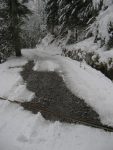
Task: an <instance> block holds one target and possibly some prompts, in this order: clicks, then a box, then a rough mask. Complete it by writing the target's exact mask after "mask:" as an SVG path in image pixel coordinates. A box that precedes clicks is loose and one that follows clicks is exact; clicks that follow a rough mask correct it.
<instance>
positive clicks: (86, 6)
mask: <svg viewBox="0 0 113 150" xmlns="http://www.w3.org/2000/svg"><path fill="white" fill-rule="evenodd" d="M58 3H59V23H60V25H61V29H62V30H64V29H66V28H68V29H73V28H75V27H77V26H79V27H83V26H86V25H87V23H88V21H89V19H91V18H92V17H93V18H94V17H95V16H96V15H97V13H98V11H97V9H96V8H94V6H93V1H92V0H85V1H84V0H59V1H58Z"/></svg>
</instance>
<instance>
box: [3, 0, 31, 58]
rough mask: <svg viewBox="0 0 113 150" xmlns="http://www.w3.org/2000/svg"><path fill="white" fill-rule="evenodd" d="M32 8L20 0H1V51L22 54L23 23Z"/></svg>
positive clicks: (7, 54) (8, 53) (7, 53)
mask: <svg viewBox="0 0 113 150" xmlns="http://www.w3.org/2000/svg"><path fill="white" fill-rule="evenodd" d="M29 14H31V12H30V10H29V9H28V8H27V7H26V6H25V5H24V1H23V2H21V3H20V2H19V0H0V25H1V27H0V52H1V53H2V54H5V55H6V56H9V55H10V54H11V53H13V52H15V55H16V56H21V36H20V35H21V25H23V24H24V18H26V17H27V16H28V15H29Z"/></svg>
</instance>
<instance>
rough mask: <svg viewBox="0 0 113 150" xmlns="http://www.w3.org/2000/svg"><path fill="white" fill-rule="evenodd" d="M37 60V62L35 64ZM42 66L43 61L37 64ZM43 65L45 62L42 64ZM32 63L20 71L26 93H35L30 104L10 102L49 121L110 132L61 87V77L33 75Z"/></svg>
mask: <svg viewBox="0 0 113 150" xmlns="http://www.w3.org/2000/svg"><path fill="white" fill-rule="evenodd" d="M40 60H41V58H40V59H39V61H40ZM41 61H42V62H43V60H41ZM44 61H45V60H44ZM33 67H34V61H29V62H28V63H27V64H26V65H25V66H24V67H23V71H21V73H20V74H21V76H22V78H23V80H24V82H25V83H26V86H27V89H28V90H29V91H32V92H33V93H35V97H34V98H33V99H32V101H30V102H25V101H24V100H23V102H19V101H16V100H15V101H11V100H8V99H7V98H2V97H0V100H7V101H9V102H10V103H12V104H19V105H20V106H22V107H23V108H24V109H25V110H28V111H31V112H32V113H34V114H36V113H38V112H40V113H41V114H42V116H43V117H44V118H45V119H47V120H50V121H61V122H65V123H77V124H83V125H87V126H91V127H95V128H99V129H104V130H105V131H109V132H113V127H110V126H107V125H103V124H102V123H101V121H100V118H99V115H98V113H97V112H96V111H95V110H94V109H93V108H92V107H91V106H89V105H88V104H87V103H85V100H83V99H80V98H79V97H77V96H75V95H74V94H73V93H72V92H71V91H70V90H69V89H68V88H67V87H66V84H65V83H64V80H63V77H62V76H61V75H60V74H59V72H58V70H57V72H56V71H34V70H33Z"/></svg>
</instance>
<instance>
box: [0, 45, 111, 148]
mask: <svg viewBox="0 0 113 150" xmlns="http://www.w3.org/2000/svg"><path fill="white" fill-rule="evenodd" d="M22 53H23V57H22V58H18V59H17V58H15V57H12V58H9V60H8V61H7V62H5V63H4V64H1V65H0V97H6V98H10V99H12V100H14V99H15V100H21V101H22V100H26V101H29V100H31V98H32V97H33V96H34V93H32V92H30V91H28V90H27V89H26V84H25V83H24V82H23V81H22V78H21V76H20V75H19V72H20V71H21V70H22V66H23V65H24V64H26V63H27V62H28V60H31V59H34V61H35V64H36V65H35V66H34V70H41V71H42V70H47V71H59V72H60V73H61V74H62V75H63V78H64V81H65V82H66V84H67V86H68V87H69V88H70V89H71V90H72V92H73V93H74V94H76V95H77V96H79V97H82V98H83V99H84V100H85V101H86V102H87V103H88V104H89V105H90V106H92V107H93V108H94V110H96V111H97V112H98V113H99V115H100V118H101V121H102V122H104V123H106V124H108V125H112V126H113V117H112V116H113V109H112V108H113V92H112V91H113V83H112V82H111V81H110V80H109V79H107V78H106V77H105V76H104V75H103V74H101V73H100V72H98V71H96V70H94V69H92V68H91V67H89V66H88V65H86V64H84V63H82V64H80V63H79V62H77V61H73V60H71V59H69V58H65V57H62V56H59V55H58V54H60V49H59V51H57V48H54V47H52V46H48V45H47V46H45V47H44V46H43V47H42V46H38V47H37V49H34V50H27V49H26V50H23V51H22ZM15 67H17V68H15ZM69 149H70V150H75V149H76V150H90V149H92V150H113V133H109V132H105V131H103V130H99V129H95V128H90V127H86V126H82V125H73V124H63V123H59V122H54V123H53V122H49V121H46V120H45V119H43V117H42V116H41V115H40V113H39V114H36V115H34V114H32V113H30V112H28V111H25V110H23V108H22V107H21V106H19V105H17V104H12V103H10V102H8V101H0V150H69Z"/></svg>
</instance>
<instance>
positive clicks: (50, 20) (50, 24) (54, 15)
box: [46, 0, 58, 33]
mask: <svg viewBox="0 0 113 150" xmlns="http://www.w3.org/2000/svg"><path fill="white" fill-rule="evenodd" d="M57 1H58V0H48V2H47V6H46V12H47V28H48V31H50V32H51V33H54V28H55V26H56V25H58V3H57Z"/></svg>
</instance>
